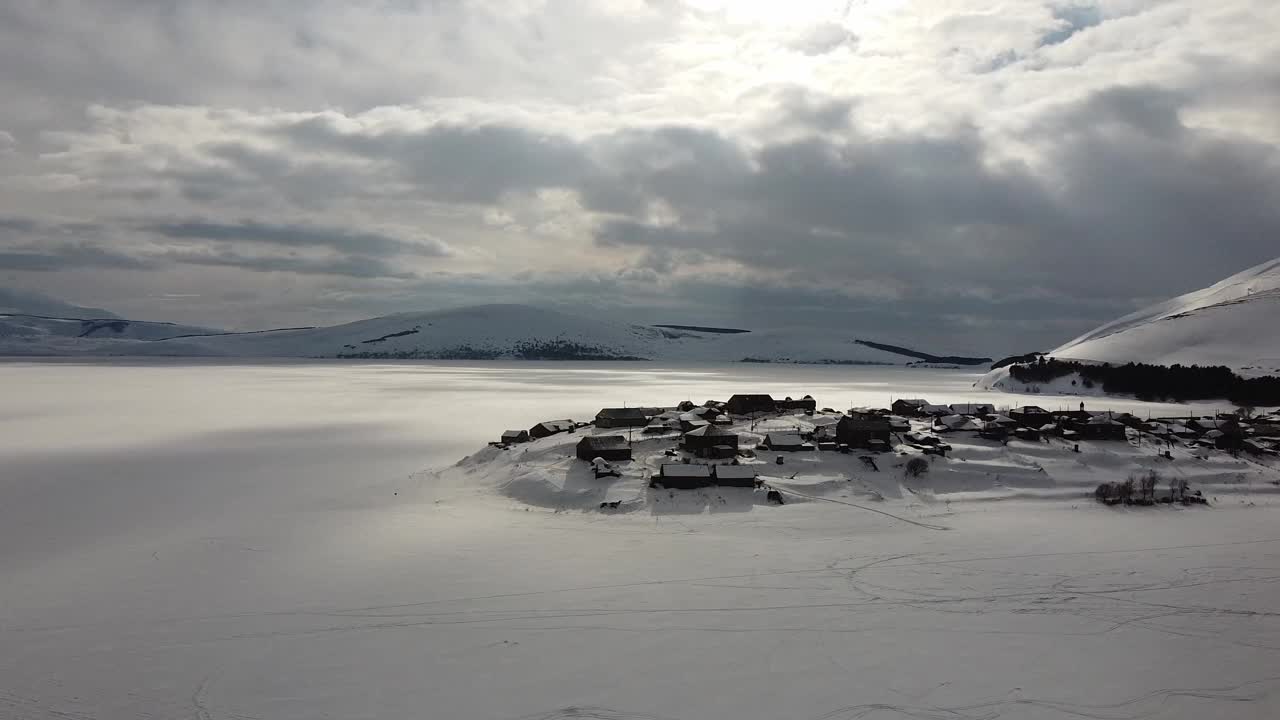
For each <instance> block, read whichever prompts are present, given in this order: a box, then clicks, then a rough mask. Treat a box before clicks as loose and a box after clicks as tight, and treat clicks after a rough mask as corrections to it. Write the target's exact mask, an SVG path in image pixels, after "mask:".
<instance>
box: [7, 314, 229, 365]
mask: <svg viewBox="0 0 1280 720" xmlns="http://www.w3.org/2000/svg"><path fill="white" fill-rule="evenodd" d="M220 332H222V331H221V330H215V329H211V328H202V327H195V326H190V325H175V324H173V323H163V322H143V321H138V320H122V319H118V318H99V319H92V320H78V319H73V318H55V317H44V316H40V315H23V314H0V355H28V356H39V355H156V354H160V355H166V354H170V355H171V354H182V355H200V354H205V353H204V352H202V351H201V348H199V347H195V346H183V345H180V344H172V345H171V344H170V343H158V342H156V341H160V340H165V339H168V338H174V337H177V336H183V335H192V334H198V335H207V334H210V333H220ZM166 348H167V349H166ZM173 348H179V349H182V350H185V352H177V353H175V352H173ZM158 351H159V352H158Z"/></svg>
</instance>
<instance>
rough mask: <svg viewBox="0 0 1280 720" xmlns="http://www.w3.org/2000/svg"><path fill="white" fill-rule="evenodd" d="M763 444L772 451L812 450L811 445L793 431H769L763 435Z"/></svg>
mask: <svg viewBox="0 0 1280 720" xmlns="http://www.w3.org/2000/svg"><path fill="white" fill-rule="evenodd" d="M764 446H765V447H767V448H769V449H770V450H773V451H774V452H797V451H802V450H812V449H813V445H811V444H809V443H807V442H805V440H804V438H802V437H800V436H799V435H796V434H795V433H769V434H768V435H765V436H764Z"/></svg>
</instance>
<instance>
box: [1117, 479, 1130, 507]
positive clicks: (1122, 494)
mask: <svg viewBox="0 0 1280 720" xmlns="http://www.w3.org/2000/svg"><path fill="white" fill-rule="evenodd" d="M1113 497H1115V498H1116V499H1117V500H1119V501H1120V502H1122V503H1124V504H1125V505H1128V504H1129V503H1131V502H1133V478H1129V479H1128V480H1125V481H1124V482H1122V483H1120V484H1119V485H1116V489H1115V495H1114V496H1113Z"/></svg>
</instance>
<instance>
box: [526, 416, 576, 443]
mask: <svg viewBox="0 0 1280 720" xmlns="http://www.w3.org/2000/svg"><path fill="white" fill-rule="evenodd" d="M573 429H574V425H573V421H572V420H547V421H545V422H540V423H538V424H537V425H534V426H533V427H531V428H529V437H531V438H535V439H536V438H544V437H550V436H552V435H555V434H557V433H562V432H573Z"/></svg>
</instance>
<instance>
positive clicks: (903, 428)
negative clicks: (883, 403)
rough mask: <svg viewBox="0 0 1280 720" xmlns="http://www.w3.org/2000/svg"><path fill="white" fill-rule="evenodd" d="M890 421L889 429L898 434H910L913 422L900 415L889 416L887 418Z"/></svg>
mask: <svg viewBox="0 0 1280 720" xmlns="http://www.w3.org/2000/svg"><path fill="white" fill-rule="evenodd" d="M885 419H886V420H888V421H889V429H890V430H892V431H893V432H896V433H903V432H910V430H911V421H910V420H908V419H906V418H904V417H902V416H900V415H888V416H886V418H885Z"/></svg>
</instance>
